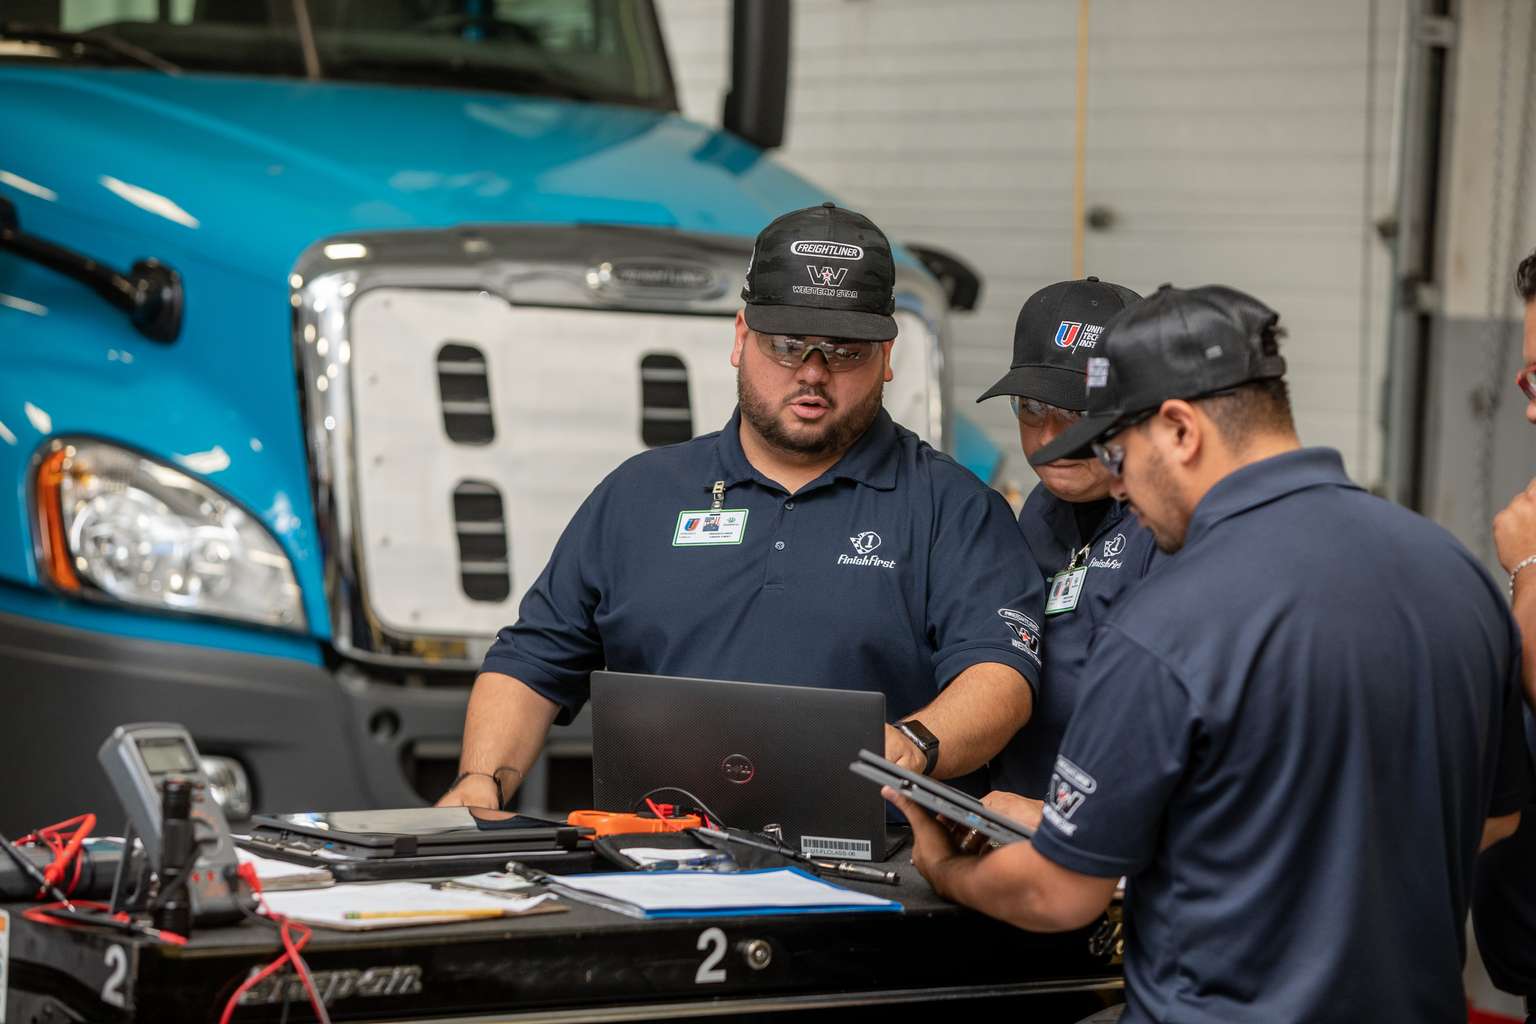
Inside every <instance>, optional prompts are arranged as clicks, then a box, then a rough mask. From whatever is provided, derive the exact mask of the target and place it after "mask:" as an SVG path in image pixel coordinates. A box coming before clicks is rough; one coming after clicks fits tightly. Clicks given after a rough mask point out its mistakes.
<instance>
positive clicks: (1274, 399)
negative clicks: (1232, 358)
mask: <svg viewBox="0 0 1536 1024" xmlns="http://www.w3.org/2000/svg"><path fill="white" fill-rule="evenodd" d="M1200 407H1201V408H1202V409H1204V410H1205V413H1206V415H1207V416H1209V417H1210V418H1211V421H1212V422H1214V423H1215V424H1216V429H1217V430H1219V431H1221V436H1222V438H1223V439H1224V440H1225V441H1226V442H1227V444H1228V445H1230V446H1231V447H1232V448H1234V449H1237V450H1241V449H1243V448H1245V447H1247V445H1248V442H1249V441H1250V440H1252V439H1253V437H1254V436H1255V435H1258V434H1294V433H1296V421H1295V419H1294V418H1293V417H1292V415H1291V389H1290V387H1289V386H1288V385H1287V384H1286V383H1285V379H1284V378H1283V377H1273V378H1271V379H1269V380H1255V381H1249V382H1248V383H1247V384H1242V385H1239V386H1238V387H1236V388H1234V389H1232V390H1231V391H1229V392H1227V393H1225V394H1220V395H1212V396H1211V397H1210V398H1206V399H1203V400H1202V401H1201V402H1200Z"/></svg>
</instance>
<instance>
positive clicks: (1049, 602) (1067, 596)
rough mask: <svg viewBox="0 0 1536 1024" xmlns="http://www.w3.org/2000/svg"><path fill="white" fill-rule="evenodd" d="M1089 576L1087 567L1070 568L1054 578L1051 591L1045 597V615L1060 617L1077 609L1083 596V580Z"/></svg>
mask: <svg viewBox="0 0 1536 1024" xmlns="http://www.w3.org/2000/svg"><path fill="white" fill-rule="evenodd" d="M1087 576H1088V567H1087V566H1086V565H1084V566H1079V567H1078V568H1076V569H1074V568H1071V567H1070V566H1069V567H1067V568H1065V569H1063V570H1061V572H1059V573H1057V574H1056V575H1055V576H1052V577H1051V591H1050V593H1049V594H1047V595H1046V597H1045V614H1047V615H1060V614H1061V613H1063V612H1070V611H1072V610H1073V609H1074V608H1076V607H1077V602H1078V599H1079V598H1080V597H1082V596H1083V580H1084V579H1085V578H1087Z"/></svg>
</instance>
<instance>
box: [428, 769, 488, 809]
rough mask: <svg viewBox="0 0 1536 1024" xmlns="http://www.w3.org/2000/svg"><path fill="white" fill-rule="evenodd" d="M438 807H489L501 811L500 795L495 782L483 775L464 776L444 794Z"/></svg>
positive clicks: (438, 802)
mask: <svg viewBox="0 0 1536 1024" xmlns="http://www.w3.org/2000/svg"><path fill="white" fill-rule="evenodd" d="M436 806H438V807H490V808H492V809H495V810H500V809H501V795H500V794H499V793H498V792H497V791H496V780H494V779H491V778H489V777H487V776H484V775H466V776H465V777H464V778H463V779H462V780H461V781H460V782H459V784H458V785H457V786H454V787H453V788H452V789H450V790H449V791H448V792H446V793H444V794H443V795H442V797H441V798H440V799H439V800H438V801H437V804H436Z"/></svg>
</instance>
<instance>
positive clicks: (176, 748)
mask: <svg viewBox="0 0 1536 1024" xmlns="http://www.w3.org/2000/svg"><path fill="white" fill-rule="evenodd" d="M138 748H139V756H140V757H142V758H143V759H144V767H145V768H148V769H149V771H150V774H152V775H164V774H165V773H167V772H195V771H197V760H196V759H195V758H193V756H192V751H191V750H190V749H189V748H188V747H187V745H186V744H185V743H183V742H182V741H181V740H179V739H176V738H175V737H171V738H168V739H163V740H140V741H139V742H138Z"/></svg>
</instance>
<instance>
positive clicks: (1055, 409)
mask: <svg viewBox="0 0 1536 1024" xmlns="http://www.w3.org/2000/svg"><path fill="white" fill-rule="evenodd" d="M1008 404H1009V405H1011V406H1013V415H1014V417H1015V418H1017V419H1018V421H1019V422H1020V423H1022V424H1024V425H1025V426H1026V427H1043V426H1045V421H1046V420H1047V419H1049V418H1051V417H1053V416H1054V417H1055V418H1056V419H1058V420H1060V421H1061V422H1062V423H1064V424H1066V425H1067V426H1069V427H1070V426H1071V425H1072V424H1074V423H1076V422H1077V421H1078V420H1080V419H1082V418H1083V414H1082V413H1081V412H1080V411H1079V410H1077V409H1063V408H1061V407H1060V406H1055V405H1047V404H1046V403H1044V402H1042V401H1040V400H1039V399H1036V398H1024V397H1022V396H1020V395H1009V396H1008Z"/></svg>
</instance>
